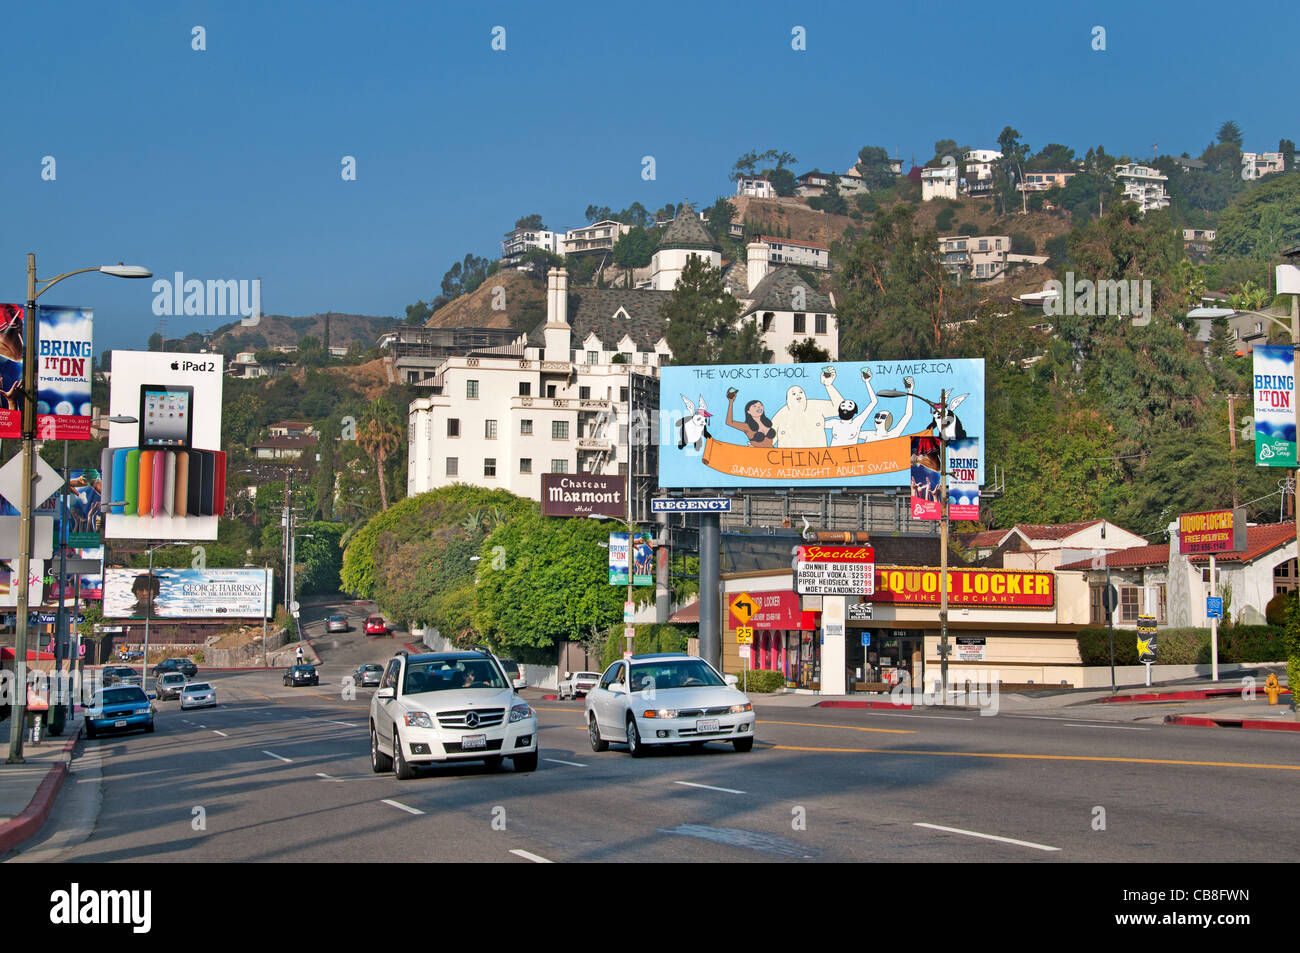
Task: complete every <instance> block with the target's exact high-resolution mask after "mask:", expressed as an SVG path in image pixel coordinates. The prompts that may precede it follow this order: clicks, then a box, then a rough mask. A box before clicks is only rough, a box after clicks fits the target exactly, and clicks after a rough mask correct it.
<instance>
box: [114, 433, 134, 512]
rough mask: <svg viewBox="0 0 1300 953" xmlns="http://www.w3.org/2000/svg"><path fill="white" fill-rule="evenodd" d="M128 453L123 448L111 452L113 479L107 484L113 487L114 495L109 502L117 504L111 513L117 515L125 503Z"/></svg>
mask: <svg viewBox="0 0 1300 953" xmlns="http://www.w3.org/2000/svg"><path fill="white" fill-rule="evenodd" d="M130 452H131V451H130V449H128V448H125V447H123V448H121V449H118V450H114V451H113V478H112V480H111V481H109V482H111V483H112V485H113V493H114V496H113V497H112V498H111V502H114V503H117V506H114V507H112V512H114V513H117V514H119V515H121V513H122V508H123V506H124V505H125V503H126V455H127V454H128V453H130Z"/></svg>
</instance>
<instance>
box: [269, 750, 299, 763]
mask: <svg viewBox="0 0 1300 953" xmlns="http://www.w3.org/2000/svg"><path fill="white" fill-rule="evenodd" d="M262 754H269V755H270V756H271V757H272V758H277V759H279V760H280V761H285V762H287V763H289V764H293V758H286V757H285V756H284V755H282V754H276V753H275V752H274V751H267V750H266V749H265V748H263V749H262Z"/></svg>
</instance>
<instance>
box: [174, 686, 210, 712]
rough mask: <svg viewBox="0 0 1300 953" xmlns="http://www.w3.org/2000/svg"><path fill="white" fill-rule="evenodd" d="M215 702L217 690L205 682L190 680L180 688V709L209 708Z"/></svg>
mask: <svg viewBox="0 0 1300 953" xmlns="http://www.w3.org/2000/svg"><path fill="white" fill-rule="evenodd" d="M216 703H217V690H216V689H215V688H213V687H212V686H211V685H209V684H208V683H207V682H190V683H189V684H188V685H186V686H185V687H184V688H183V689H181V709H182V710H184V709H186V708H210V707H212V706H215V705H216Z"/></svg>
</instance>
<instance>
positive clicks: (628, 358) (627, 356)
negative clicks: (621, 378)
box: [618, 351, 632, 364]
mask: <svg viewBox="0 0 1300 953" xmlns="http://www.w3.org/2000/svg"><path fill="white" fill-rule="evenodd" d="M618 356H619V357H621V358H622V359H623V363H624V364H631V363H632V352H631V351H619V352H618Z"/></svg>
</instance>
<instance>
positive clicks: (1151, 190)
mask: <svg viewBox="0 0 1300 953" xmlns="http://www.w3.org/2000/svg"><path fill="white" fill-rule="evenodd" d="M1115 177H1116V178H1117V179H1119V181H1120V183H1121V184H1122V185H1123V186H1124V198H1126V199H1128V200H1129V201H1131V202H1136V203H1137V204H1138V207H1139V208H1140V209H1141V210H1142V214H1143V215H1145V214H1146V213H1147V212H1149V211H1151V209H1159V208H1168V207H1169V193H1168V192H1166V191H1165V183H1166V182H1168V181H1169V176H1167V175H1165V174H1164V173H1163V172H1161V171H1160V170H1159V169H1152V168H1150V167H1149V166H1145V165H1139V164H1138V163H1136V162H1126V163H1124V164H1122V165H1117V166H1115Z"/></svg>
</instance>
